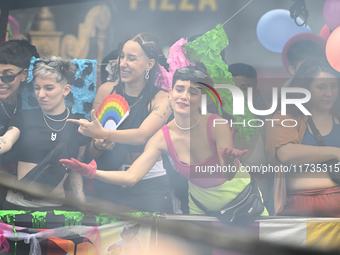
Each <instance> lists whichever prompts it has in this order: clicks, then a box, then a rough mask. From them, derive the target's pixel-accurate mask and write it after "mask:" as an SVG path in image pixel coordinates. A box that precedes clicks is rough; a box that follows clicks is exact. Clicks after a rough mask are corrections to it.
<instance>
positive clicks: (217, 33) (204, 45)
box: [182, 24, 259, 142]
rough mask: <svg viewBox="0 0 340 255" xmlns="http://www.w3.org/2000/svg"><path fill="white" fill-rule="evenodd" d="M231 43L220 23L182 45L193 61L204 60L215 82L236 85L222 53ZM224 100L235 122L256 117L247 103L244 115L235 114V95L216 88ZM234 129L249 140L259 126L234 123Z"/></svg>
mask: <svg viewBox="0 0 340 255" xmlns="http://www.w3.org/2000/svg"><path fill="white" fill-rule="evenodd" d="M228 44H229V40H228V36H227V34H226V33H225V31H224V29H223V26H222V25H221V24H218V25H217V26H216V28H215V29H213V30H210V31H208V32H206V33H205V34H204V35H202V36H200V37H198V38H196V40H194V41H193V42H188V43H186V44H184V45H183V46H182V47H183V49H184V50H186V51H187V54H186V57H187V58H188V60H190V61H191V62H203V63H204V65H205V66H206V68H207V70H208V73H209V74H210V76H211V78H212V80H213V81H214V83H215V84H232V85H235V82H234V79H233V76H232V75H231V73H230V72H229V71H228V65H227V64H226V63H225V62H224V61H223V59H222V57H221V55H220V53H221V51H222V50H223V49H224V48H225V47H227V46H228ZM216 90H217V92H218V94H219V95H220V97H221V100H222V102H223V110H224V111H225V112H226V113H228V114H230V115H231V116H233V118H234V122H242V123H243V121H244V120H245V123H248V121H249V120H251V119H256V118H255V117H254V115H253V114H252V113H251V112H250V110H249V108H248V106H247V104H246V103H245V105H244V115H243V116H242V115H233V97H232V93H231V92H230V91H229V89H216ZM233 129H236V130H238V132H240V136H241V137H243V138H245V139H246V141H247V142H249V141H250V137H251V136H253V135H255V134H257V133H258V131H259V128H255V127H249V126H247V124H246V125H245V127H244V126H243V125H242V124H237V125H233Z"/></svg>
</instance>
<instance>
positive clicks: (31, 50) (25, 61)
mask: <svg viewBox="0 0 340 255" xmlns="http://www.w3.org/2000/svg"><path fill="white" fill-rule="evenodd" d="M32 57H36V58H39V54H38V52H37V49H36V47H35V46H33V45H31V44H30V43H29V42H28V41H26V40H10V41H7V42H3V43H0V64H4V65H14V66H17V67H21V68H24V69H25V68H29V66H30V64H31V58H32Z"/></svg>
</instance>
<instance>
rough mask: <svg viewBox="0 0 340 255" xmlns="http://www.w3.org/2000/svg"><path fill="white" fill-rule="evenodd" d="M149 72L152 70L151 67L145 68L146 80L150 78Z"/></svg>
mask: <svg viewBox="0 0 340 255" xmlns="http://www.w3.org/2000/svg"><path fill="white" fill-rule="evenodd" d="M149 72H150V70H149V69H146V70H145V80H149Z"/></svg>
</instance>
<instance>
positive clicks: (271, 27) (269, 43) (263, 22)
mask: <svg viewBox="0 0 340 255" xmlns="http://www.w3.org/2000/svg"><path fill="white" fill-rule="evenodd" d="M296 22H297V23H298V24H302V23H304V21H303V20H302V19H300V18H298V17H297V18H296ZM308 32H311V29H310V28H309V27H308V26H298V25H297V24H296V23H295V21H294V19H292V18H291V16H290V12H289V11H288V10H283V9H276V10H271V11H269V12H267V13H265V14H264V15H263V16H262V17H261V18H260V20H259V22H258V24H257V28H256V33H257V38H258V39H259V41H260V42H261V44H262V45H263V46H264V47H265V48H266V49H268V50H270V51H273V52H278V53H280V52H282V50H283V47H284V45H285V44H286V42H287V41H288V40H289V39H290V38H291V37H293V36H294V35H296V34H300V33H308Z"/></svg>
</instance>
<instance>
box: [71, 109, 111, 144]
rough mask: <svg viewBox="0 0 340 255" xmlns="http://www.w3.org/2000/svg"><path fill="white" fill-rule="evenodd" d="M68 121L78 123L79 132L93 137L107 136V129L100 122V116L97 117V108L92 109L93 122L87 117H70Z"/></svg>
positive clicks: (103, 137)
mask: <svg viewBox="0 0 340 255" xmlns="http://www.w3.org/2000/svg"><path fill="white" fill-rule="evenodd" d="M67 121H69V122H72V123H75V124H78V125H79V128H78V131H79V133H81V134H83V135H85V136H88V137H93V138H102V139H105V138H107V135H106V133H105V129H104V128H103V126H102V124H101V123H100V122H99V120H98V118H97V117H96V113H95V110H94V109H93V110H92V111H91V122H90V121H88V120H87V119H79V120H75V119H68V120H67Z"/></svg>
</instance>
